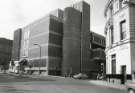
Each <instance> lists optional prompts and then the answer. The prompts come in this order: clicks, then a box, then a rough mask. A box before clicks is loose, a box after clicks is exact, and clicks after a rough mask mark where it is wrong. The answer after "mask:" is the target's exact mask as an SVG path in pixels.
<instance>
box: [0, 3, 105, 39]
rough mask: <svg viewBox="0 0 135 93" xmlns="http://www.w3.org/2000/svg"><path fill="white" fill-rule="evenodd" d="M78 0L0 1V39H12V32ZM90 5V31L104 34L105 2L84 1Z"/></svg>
mask: <svg viewBox="0 0 135 93" xmlns="http://www.w3.org/2000/svg"><path fill="white" fill-rule="evenodd" d="M77 1H80V0H0V12H1V13H0V37H5V38H8V39H13V32H14V30H16V29H17V28H22V27H24V26H26V25H27V24H29V23H31V22H33V21H34V20H36V19H38V18H41V17H43V16H45V15H46V14H47V13H49V12H50V11H52V10H54V9H57V8H61V9H63V8H64V7H66V6H69V5H71V4H73V3H75V2H77ZM85 1H86V2H88V3H90V5H91V30H92V31H94V32H97V33H99V34H102V35H103V34H104V25H105V19H104V15H103V14H104V7H105V4H106V0H85Z"/></svg>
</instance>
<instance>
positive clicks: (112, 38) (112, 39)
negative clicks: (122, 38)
mask: <svg viewBox="0 0 135 93" xmlns="http://www.w3.org/2000/svg"><path fill="white" fill-rule="evenodd" d="M110 31H111V44H113V43H114V33H113V27H110Z"/></svg>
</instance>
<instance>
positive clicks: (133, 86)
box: [126, 82, 135, 93]
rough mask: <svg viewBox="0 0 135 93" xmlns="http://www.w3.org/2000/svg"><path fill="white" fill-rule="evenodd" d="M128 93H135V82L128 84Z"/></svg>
mask: <svg viewBox="0 0 135 93" xmlns="http://www.w3.org/2000/svg"><path fill="white" fill-rule="evenodd" d="M126 87H127V91H128V93H135V82H134V83H133V82H132V83H127V84H126Z"/></svg>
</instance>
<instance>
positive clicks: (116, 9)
mask: <svg viewBox="0 0 135 93" xmlns="http://www.w3.org/2000/svg"><path fill="white" fill-rule="evenodd" d="M105 18H106V26H105V34H106V73H107V74H108V75H109V74H110V75H119V74H121V73H122V68H123V67H124V68H126V73H127V74H129V75H130V74H131V73H133V72H135V1H134V0H108V3H107V4H106V7H105Z"/></svg>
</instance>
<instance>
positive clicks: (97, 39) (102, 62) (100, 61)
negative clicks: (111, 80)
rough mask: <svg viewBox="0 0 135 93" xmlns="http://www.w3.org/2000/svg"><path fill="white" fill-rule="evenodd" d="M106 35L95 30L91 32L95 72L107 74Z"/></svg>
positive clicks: (91, 56)
mask: <svg viewBox="0 0 135 93" xmlns="http://www.w3.org/2000/svg"><path fill="white" fill-rule="evenodd" d="M105 45H106V43H105V37H104V36H102V35H99V34H97V33H95V32H92V31H91V32H90V51H91V55H90V60H91V61H92V62H93V63H95V65H94V68H95V70H94V72H92V73H93V74H96V75H97V74H100V75H101V74H103V75H105V74H106V57H105Z"/></svg>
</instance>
